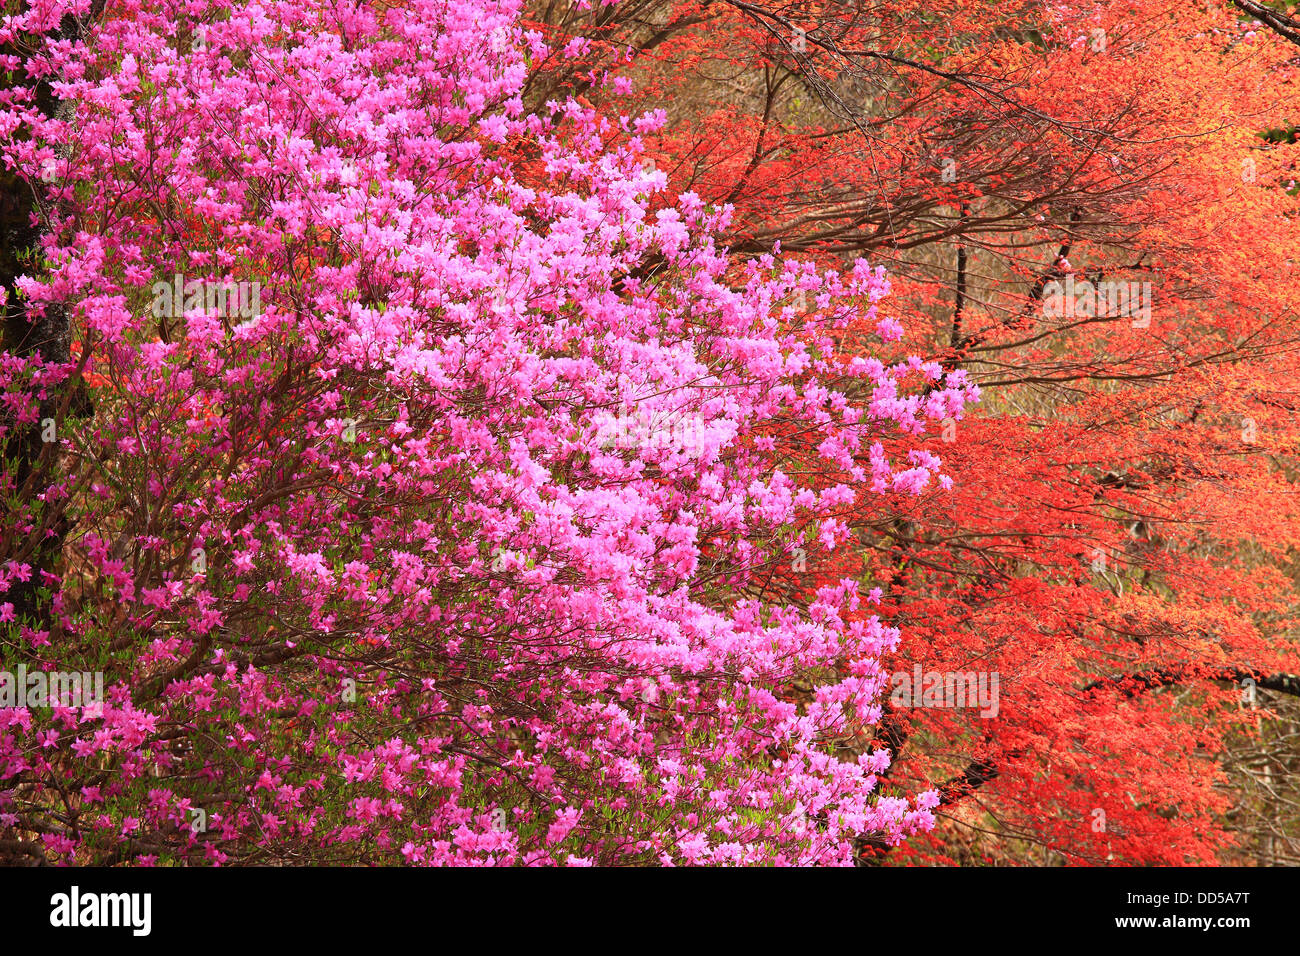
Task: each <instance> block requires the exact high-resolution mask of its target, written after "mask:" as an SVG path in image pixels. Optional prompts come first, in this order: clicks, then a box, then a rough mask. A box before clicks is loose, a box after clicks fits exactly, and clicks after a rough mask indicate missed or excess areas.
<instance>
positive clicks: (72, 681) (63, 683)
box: [0, 664, 104, 710]
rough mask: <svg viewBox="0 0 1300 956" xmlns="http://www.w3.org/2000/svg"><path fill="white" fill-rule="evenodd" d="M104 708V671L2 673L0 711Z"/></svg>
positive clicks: (22, 669)
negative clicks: (48, 708)
mask: <svg viewBox="0 0 1300 956" xmlns="http://www.w3.org/2000/svg"><path fill="white" fill-rule="evenodd" d="M53 706H58V707H86V708H90V709H92V710H101V709H102V708H103V706H104V672H103V671H93V672H91V671H28V670H27V666H26V665H25V664H19V665H18V669H17V670H16V671H0V710H7V709H11V708H14V707H53Z"/></svg>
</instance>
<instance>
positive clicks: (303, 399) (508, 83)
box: [0, 0, 977, 865]
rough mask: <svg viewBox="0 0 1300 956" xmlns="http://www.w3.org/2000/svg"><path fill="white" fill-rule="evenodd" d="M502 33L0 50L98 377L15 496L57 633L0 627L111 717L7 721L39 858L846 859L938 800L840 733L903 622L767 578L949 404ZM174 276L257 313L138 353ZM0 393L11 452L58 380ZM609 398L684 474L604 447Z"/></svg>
mask: <svg viewBox="0 0 1300 956" xmlns="http://www.w3.org/2000/svg"><path fill="white" fill-rule="evenodd" d="M85 7H86V0H76V2H63V0H60V2H53V0H52V2H50V3H41V4H34V5H33V6H32V8H31V12H29V13H26V14H23V15H21V16H17V17H12V18H8V19H6V20H5V22H4V26H3V29H0V41H3V42H5V43H9V42H12V41H14V40H15V39H17V38H19V37H20V35H21V36H25V37H26V42H28V43H31V42H34V41H33V36H35V35H36V34H37V33H38V31H39V30H40V29H43V28H44V27H45V26H48V25H49V24H51V23H54V22H57V19H58V14H60V13H61V12H63V11H67V10H76V9H78V8H83V9H84V8H85ZM519 13H520V10H519V3H518V2H517V0H499V2H498V0H412V2H410V3H407V4H403V5H397V6H392V5H367V4H360V5H353V4H345V5H341V6H340V5H338V4H333V3H325V2H321V0H293V2H283V0H261V2H246V3H245V2H234V0H212V2H209V0H187V2H185V3H180V2H177V0H162V2H151V3H148V4H146V3H142V2H140V0H124V2H123V3H120V4H115V5H114V10H113V15H112V16H111V17H109V18H108V19H106V20H105V21H104V22H103V23H102V24H101V25H100V26H99V27H98V28H97V29H96V31H95V32H94V34H93V36H92V37H91V38H90V39H89V40H88V41H87V42H85V43H77V44H67V43H63V42H47V43H45V44H44V45H43V46H42V47H41V49H40V54H39V55H38V56H35V57H32V58H28V59H25V60H20V59H18V58H17V57H11V58H9V62H7V63H6V64H5V66H6V68H9V69H14V70H29V71H39V72H41V73H43V74H45V75H48V76H49V77H50V78H51V80H52V82H53V88H54V90H55V92H56V94H57V95H58V96H59V97H60V98H62V99H63V100H64V101H66V102H70V103H75V104H76V108H75V110H74V111H73V112H72V114H71V115H68V114H66V113H65V114H60V115H58V116H55V117H54V118H48V117H46V116H45V115H43V114H42V113H41V112H40V111H39V110H37V109H36V106H35V104H34V103H32V102H24V101H22V100H21V98H19V97H17V96H15V97H13V98H11V100H10V101H9V102H7V103H5V104H4V109H3V112H0V119H2V120H3V122H2V123H0V137H2V139H0V146H2V147H3V155H4V157H5V161H6V163H8V164H9V165H10V166H12V167H14V168H18V169H21V170H23V171H25V172H26V173H27V174H28V175H29V176H30V177H31V178H32V181H33V182H34V183H41V184H42V188H43V189H44V190H45V193H46V195H47V196H48V197H49V201H48V204H47V206H46V211H47V216H48V224H49V229H48V232H47V233H46V241H45V248H44V253H43V254H44V256H45V258H46V259H47V260H48V261H49V263H50V264H51V266H50V270H49V272H48V274H42V275H38V276H33V277H31V278H30V280H29V281H26V282H25V284H24V293H25V295H26V297H27V302H28V303H29V305H30V308H31V310H32V311H33V314H35V313H36V312H37V311H39V310H40V309H42V308H49V307H52V306H54V305H55V304H61V305H63V306H64V307H66V309H67V310H68V314H69V315H70V317H71V322H72V335H71V337H72V339H73V341H74V342H75V343H77V345H76V348H74V356H73V363H74V365H76V364H78V363H80V367H81V369H82V370H83V371H84V370H85V369H88V368H92V367H93V369H94V371H95V372H96V373H97V374H98V375H100V376H102V379H103V384H101V385H99V386H98V387H96V388H94V389H93V390H92V392H93V400H94V412H93V414H92V415H90V416H89V417H86V418H81V419H71V418H70V419H69V420H68V421H66V422H60V423H59V447H60V449H61V453H62V456H63V459H62V460H64V461H66V465H65V466H64V470H63V471H62V472H61V473H60V474H59V475H58V476H57V478H56V481H55V483H54V484H52V485H51V486H50V487H49V488H48V489H46V490H45V493H44V495H45V497H44V498H43V499H42V500H43V501H45V502H46V504H47V505H48V503H49V502H55V501H60V500H64V499H70V500H71V501H72V502H73V503H74V504H75V511H76V514H77V521H76V524H75V526H74V528H73V530H71V532H69V534H68V536H67V538H66V540H65V541H64V542H63V550H64V553H65V555H66V559H65V560H64V561H63V563H62V565H61V567H63V568H64V569H65V572H64V574H63V576H62V577H61V578H59V579H58V580H56V581H54V582H53V583H52V587H53V588H54V600H53V607H54V620H53V621H52V622H48V624H47V623H43V622H35V621H33V622H26V628H27V629H26V631H25V632H22V631H20V630H19V622H17V621H15V622H11V623H9V624H5V625H0V626H2V627H4V628H9V629H10V630H9V631H7V632H6V631H3V630H0V634H6V633H7V634H8V636H5V637H3V638H0V640H2V641H3V643H2V644H0V651H2V652H3V660H4V661H5V662H6V663H8V662H9V661H11V660H18V659H19V658H20V657H21V658H22V659H23V660H25V661H27V662H28V664H29V666H32V662H34V661H37V660H38V658H37V654H38V652H39V654H40V655H41V656H40V657H39V660H41V661H45V662H47V663H48V664H49V666H66V667H70V666H71V665H72V664H74V663H75V664H77V665H79V669H85V668H84V667H80V665H82V664H84V663H86V662H87V661H90V662H91V663H93V664H95V666H97V667H99V668H102V669H104V670H105V671H106V673H107V676H108V680H107V683H109V684H110V685H111V687H112V690H111V692H110V693H109V694H108V697H109V700H107V701H105V702H104V705H103V708H102V713H101V714H95V715H92V714H88V713H80V712H75V711H61V712H50V713H45V712H29V711H26V710H22V711H13V712H0V818H3V819H5V820H7V821H8V822H9V824H10V825H12V826H14V827H16V828H17V829H18V830H20V831H23V832H25V833H27V834H29V835H34V836H36V837H38V838H39V840H40V841H41V842H42V844H43V845H44V846H45V848H46V852H48V853H49V854H51V856H54V857H58V858H60V859H64V860H68V861H72V860H79V861H91V862H103V861H105V860H108V859H124V860H127V861H131V860H135V861H137V862H146V863H147V862H153V861H155V860H157V859H173V860H181V861H185V860H193V861H195V862H202V861H205V860H206V861H212V862H216V863H222V862H258V861H265V860H268V859H278V860H292V861H300V862H301V861H322V862H324V861H331V862H398V863H401V862H409V863H418V864H453V863H454V864H509V863H522V864H567V865H584V864H609V863H637V862H645V863H662V864H665V865H673V864H692V863H736V864H753V863H777V864H806V863H833V864H844V863H848V862H850V861H851V860H852V857H853V853H854V841H855V840H856V839H858V838H861V837H864V836H871V835H881V836H883V837H884V838H885V839H887V840H890V841H897V840H900V839H902V838H903V837H904V836H905V835H906V834H908V833H910V832H914V831H915V830H916V829H917V828H928V827H929V826H931V825H932V822H933V821H932V815H931V812H930V811H931V810H932V808H933V807H934V805H935V802H936V801H935V797H934V794H932V793H930V794H921V795H919V796H918V797H916V798H915V799H909V798H907V797H906V796H886V795H882V794H880V793H879V792H877V775H878V774H879V773H880V772H881V771H882V770H883V769H884V768H886V767H887V766H888V761H889V757H888V754H887V753H884V752H879V751H874V752H866V753H863V754H861V755H859V756H856V757H845V756H842V753H841V751H839V750H838V749H837V748H836V746H835V744H834V741H836V740H839V739H842V738H844V737H846V736H849V735H852V734H855V733H860V732H861V730H862V728H863V727H866V726H869V725H870V724H871V723H873V722H874V721H875V720H877V719H878V718H879V713H880V711H879V706H878V704H877V700H878V698H879V696H880V692H881V690H882V688H883V686H884V683H885V679H886V675H885V674H884V673H883V671H882V669H881V667H880V666H879V664H878V657H879V656H880V655H881V654H882V653H884V652H886V651H887V650H889V649H891V648H892V647H894V646H895V644H896V642H897V641H898V638H899V635H898V634H897V632H896V631H894V630H892V629H889V628H885V627H883V626H882V625H881V623H880V622H879V621H878V619H877V618H875V617H874V616H871V615H869V614H868V613H866V612H865V611H863V610H862V609H861V607H860V605H861V601H862V599H861V598H860V597H859V595H858V593H857V583H856V582H855V581H848V580H846V581H843V582H840V583H838V584H835V585H828V586H826V587H822V588H821V589H820V590H819V591H818V592H817V594H816V597H815V599H814V600H813V601H812V602H811V603H809V604H807V605H806V606H804V605H802V604H800V603H798V602H795V601H790V600H782V599H778V598H774V597H773V596H771V595H768V594H766V593H765V591H764V587H763V581H764V580H765V579H766V577H767V575H768V574H769V573H770V570H771V568H772V567H773V566H774V564H776V563H781V562H785V563H787V564H788V562H789V560H790V555H791V554H792V553H793V552H794V550H795V549H799V548H807V549H810V550H814V549H833V548H836V547H840V546H843V545H844V543H845V542H846V540H847V539H848V535H849V530H848V527H847V525H846V523H845V522H843V520H842V519H839V520H837V518H836V517H835V516H842V515H843V514H844V513H845V511H846V509H849V508H851V507H853V506H855V504H861V503H862V502H863V501H864V500H865V499H867V498H869V497H870V496H872V495H877V494H882V493H887V492H890V493H892V492H897V491H904V492H915V493H920V492H922V491H923V490H925V489H927V488H928V487H931V486H932V483H933V482H934V481H936V480H938V479H939V478H940V477H941V476H940V474H939V468H940V463H939V461H938V460H937V459H936V458H935V457H934V456H933V455H930V454H928V453H923V452H919V451H917V452H913V453H911V454H910V456H909V457H908V459H907V460H906V461H905V462H902V463H899V462H895V461H891V460H890V458H889V457H888V456H887V454H886V452H885V445H886V444H887V443H889V441H890V440H892V441H894V442H895V443H896V442H897V441H898V439H899V438H900V436H905V435H908V434H917V433H919V432H920V431H921V430H922V429H923V428H924V427H925V423H926V422H927V421H933V420H938V419H942V418H947V417H955V416H959V415H960V414H961V410H962V409H963V407H964V406H965V405H966V404H967V403H969V402H971V401H973V400H974V399H975V398H976V397H977V393H976V390H975V389H974V387H973V386H971V385H970V384H969V383H967V382H966V381H965V380H964V378H963V377H962V376H961V374H960V373H958V374H945V373H944V372H943V371H942V370H941V369H939V368H938V367H935V366H928V365H924V364H922V363H920V362H916V361H912V362H903V363H900V364H895V365H886V364H884V363H882V362H880V361H878V360H874V359H871V358H863V357H853V356H845V355H843V354H842V353H841V351H840V348H839V346H838V344H837V342H838V339H839V333H840V332H841V330H843V329H845V328H847V327H849V326H850V325H856V324H860V323H863V322H866V323H869V326H868V327H870V323H874V322H877V320H876V315H875V313H876V307H877V306H876V303H877V301H878V300H880V299H881V297H882V296H883V295H885V293H886V292H887V288H888V285H887V282H886V280H885V278H884V276H883V274H882V273H881V272H880V271H878V270H871V269H868V268H866V266H865V263H859V264H858V266H857V267H856V268H855V269H854V270H852V271H851V272H849V273H848V274H845V275H840V274H837V273H834V272H828V273H819V272H818V271H817V270H815V269H814V268H813V267H812V266H810V265H809V264H806V263H800V262H795V261H791V260H782V259H779V258H777V257H776V256H775V255H773V256H767V257H761V258H758V259H756V260H753V261H749V262H739V261H734V260H733V259H731V258H729V256H728V255H727V253H726V251H725V250H723V249H720V248H718V247H717V245H716V244H715V240H714V236H715V234H716V233H717V231H718V228H719V226H720V225H721V224H722V223H724V222H725V217H726V215H727V211H726V210H725V209H723V210H719V209H712V208H707V207H706V206H705V205H704V204H703V203H702V202H701V201H700V199H699V198H698V197H696V196H693V195H690V194H686V195H682V196H679V197H678V198H677V199H676V201H674V202H670V203H668V204H666V207H665V208H658V207H659V206H664V205H665V204H664V203H663V202H662V201H660V202H659V203H658V204H657V205H656V206H653V207H652V205H651V199H652V198H654V197H656V196H659V195H662V193H663V191H664V189H665V187H666V184H665V181H664V177H663V176H662V174H660V173H654V172H647V171H644V170H643V169H642V167H641V165H640V161H639V157H638V148H639V146H638V133H640V132H644V131H645V130H646V129H647V128H652V127H653V125H654V123H655V122H656V121H657V119H656V117H653V116H651V117H643V118H640V119H638V120H631V119H626V120H624V121H623V123H622V125H621V126H620V125H619V124H618V123H614V122H609V121H606V120H603V119H601V118H600V117H599V116H598V115H597V114H596V113H595V112H593V111H592V110H591V109H589V108H587V107H585V106H583V105H581V104H579V103H577V102H575V101H572V100H569V101H566V102H553V103H548V104H546V105H545V106H544V107H542V108H540V109H538V110H535V111H529V110H528V109H527V108H526V107H525V104H524V99H523V95H522V87H523V83H524V80H525V78H526V76H527V74H528V69H529V67H528V62H529V58H530V57H532V58H538V57H539V56H540V55H541V54H543V53H544V52H545V49H544V46H543V44H542V41H541V39H540V38H539V37H538V36H536V35H533V34H530V33H528V32H526V31H524V30H523V29H522V28H521V27H520V21H519ZM200 27H201V28H202V29H201V30H200V29H199V28H200ZM196 36H200V37H201V42H196V39H195V38H196ZM51 163H53V164H54V166H55V167H56V168H57V175H56V176H55V178H54V179H53V181H47V182H44V183H42V180H41V172H42V170H48V169H49V168H51ZM655 208H658V211H657V212H656V211H652V209H655ZM182 273H183V274H184V275H185V276H187V277H189V276H192V277H195V278H198V279H201V280H206V281H210V282H222V281H257V282H259V283H260V288H261V303H262V309H263V311H262V312H261V313H260V314H259V315H257V316H254V317H252V318H249V319H247V320H246V321H243V322H239V323H235V322H233V321H231V320H230V319H229V318H228V317H223V316H221V315H216V314H211V312H208V311H205V310H198V309H196V310H190V311H188V312H185V313H184V314H183V315H180V316H177V317H175V318H174V319H172V320H170V323H169V324H168V321H169V320H167V319H161V320H160V319H159V318H158V317H157V316H155V315H154V314H153V313H152V312H151V311H150V309H149V308H148V302H149V298H150V289H151V287H152V286H153V284H154V283H155V282H157V281H159V280H160V279H161V280H162V281H170V277H171V276H172V275H173V274H182ZM797 296H804V297H806V300H807V301H809V302H815V308H812V309H810V310H808V311H806V312H796V310H794V309H792V308H790V303H791V302H792V300H793V299H794V298H795V297H797ZM878 330H879V333H880V335H881V336H882V337H883V338H884V339H886V340H893V339H895V338H897V337H898V335H899V334H900V332H901V330H900V329H899V327H898V325H897V323H896V322H895V321H894V320H893V319H891V318H883V317H882V318H881V319H879V320H878ZM83 355H87V356H89V358H88V359H87V360H86V361H85V362H82V357H83ZM5 362H6V365H5V366H4V368H3V369H0V388H2V389H3V390H4V394H5V397H6V401H7V402H8V405H7V406H6V411H7V413H8V415H9V422H10V424H8V425H6V426H4V427H17V425H18V424H21V423H22V421H24V420H27V421H30V420H31V418H32V409H33V408H34V407H35V402H36V401H38V400H39V396H38V394H37V393H38V392H39V391H40V390H41V389H57V388H58V387H60V379H61V377H66V376H68V375H72V374H79V373H74V372H73V370H71V369H51V368H49V367H48V366H42V365H41V363H40V362H39V361H38V360H35V359H32V360H26V361H17V360H15V359H14V358H13V357H6V359H5ZM65 387H66V379H65ZM909 388H910V389H913V391H911V392H909ZM626 409H632V410H634V412H635V414H637V415H638V416H639V418H638V420H639V421H647V422H657V421H662V422H669V423H671V422H677V421H681V420H689V421H690V422H691V423H692V427H691V429H690V432H689V434H690V435H691V441H690V443H689V447H687V446H686V445H685V444H684V443H680V442H676V441H674V440H673V439H672V435H673V434H676V432H672V431H670V432H669V433H668V437H667V439H665V437H664V436H662V435H655V434H649V433H647V429H641V430H635V429H634V430H632V431H631V432H630V434H631V435H632V436H633V438H632V439H630V440H628V439H624V440H620V441H618V442H614V443H611V442H610V441H609V440H608V434H609V423H610V420H611V416H615V415H618V414H620V411H621V410H626ZM24 416H25V417H24ZM666 427H669V426H666ZM649 431H652V429H650V430H649ZM34 521H36V517H35V512H33V514H30V515H20V516H18V517H15V518H13V520H12V522H11V527H7V528H5V529H4V533H11V532H12V533H22V527H20V526H22V525H23V523H24V522H26V523H27V526H34V525H33V522H34ZM73 569H76V570H75V573H74V570H73ZM21 571H22V569H21V568H18V567H13V568H0V590H3V589H7V587H8V583H9V582H10V581H11V580H14V579H15V578H16V575H18V574H20V573H21ZM88 577H90V578H93V579H94V580H96V581H97V582H99V583H98V584H96V586H95V588H91V587H89V586H88V585H87V584H86V581H87V579H88ZM101 585H102V586H101ZM42 628H43V629H44V630H43V631H42V633H44V631H49V632H50V635H53V636H49V635H46V636H48V638H49V639H48V641H47V642H46V643H45V644H41V645H38V644H37V642H35V641H32V640H30V639H29V638H28V637H25V636H24V634H33V633H36V632H37V631H38V630H41V629H42ZM88 647H89V648H91V649H92V650H91V651H89V652H87V650H86V648H88ZM87 653H89V656H88V657H87V656H85V655H87ZM77 655H82V656H80V657H78V656H77ZM52 730H57V731H58V735H57V737H46V738H41V737H40V736H39V735H40V734H41V733H48V732H50V731H52ZM42 740H44V741H45V744H42V743H41V741H42ZM197 811H202V813H201V814H200V813H198V812H197ZM199 819H202V820H203V825H202V826H198V825H197V824H196V822H195V821H197V820H199ZM123 848H125V849H123Z"/></svg>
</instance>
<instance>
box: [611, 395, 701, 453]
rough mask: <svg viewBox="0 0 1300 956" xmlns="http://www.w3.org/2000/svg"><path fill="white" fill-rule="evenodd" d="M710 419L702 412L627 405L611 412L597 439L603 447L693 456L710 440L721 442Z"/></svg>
mask: <svg viewBox="0 0 1300 956" xmlns="http://www.w3.org/2000/svg"><path fill="white" fill-rule="evenodd" d="M713 432H714V430H713V429H712V428H711V427H710V425H709V423H708V421H706V420H705V419H704V418H702V417H700V416H699V415H693V414H690V413H683V412H676V411H662V412H647V411H644V410H642V409H637V410H635V411H632V410H630V409H628V408H627V407H624V408H623V409H622V410H620V411H619V413H618V414H617V415H612V416H608V417H607V418H605V420H603V421H602V422H601V423H600V425H599V426H598V428H597V431H596V440H597V442H598V443H599V444H600V446H601V447H602V448H611V447H612V448H618V449H623V450H633V451H661V452H664V453H673V452H676V453H679V454H683V455H687V456H689V457H697V456H699V455H701V454H703V452H704V450H705V449H706V448H707V447H708V445H709V442H710V440H712V441H713V443H714V444H719V441H718V438H719V437H720V436H718V435H716V434H714V433H713Z"/></svg>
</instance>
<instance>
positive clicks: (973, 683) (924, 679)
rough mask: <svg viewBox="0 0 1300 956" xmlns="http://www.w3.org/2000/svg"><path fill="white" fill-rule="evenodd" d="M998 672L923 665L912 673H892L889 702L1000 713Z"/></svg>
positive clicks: (981, 714)
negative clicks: (926, 667) (952, 669)
mask: <svg viewBox="0 0 1300 956" xmlns="http://www.w3.org/2000/svg"><path fill="white" fill-rule="evenodd" d="M999 683H1000V679H999V677H998V672H997V671H992V672H988V671H926V670H923V669H922V667H921V665H920V664H917V665H916V666H915V667H913V668H912V671H911V673H908V672H907V671H897V672H895V673H894V674H892V675H891V676H890V684H891V685H892V687H893V690H892V691H891V692H890V694H889V702H890V703H891V704H893V705H894V706H895V707H970V708H978V709H979V712H980V716H981V717H996V716H997V715H998V687H999Z"/></svg>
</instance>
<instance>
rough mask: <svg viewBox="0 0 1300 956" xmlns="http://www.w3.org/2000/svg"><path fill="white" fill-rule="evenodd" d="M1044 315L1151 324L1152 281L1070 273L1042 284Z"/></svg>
mask: <svg viewBox="0 0 1300 956" xmlns="http://www.w3.org/2000/svg"><path fill="white" fill-rule="evenodd" d="M1043 315H1045V316H1046V317H1048V318H1067V319H1072V318H1094V317H1096V318H1128V319H1132V320H1133V328H1135V329H1145V328H1146V327H1147V326H1149V325H1150V324H1151V283H1150V282H1128V281H1115V282H1112V281H1110V280H1098V281H1097V282H1090V281H1088V280H1087V279H1082V280H1076V279H1075V278H1074V276H1073V275H1068V276H1066V277H1065V282H1063V283H1062V282H1060V281H1058V280H1056V279H1053V280H1052V281H1051V282H1049V283H1047V285H1045V286H1044V287H1043Z"/></svg>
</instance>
